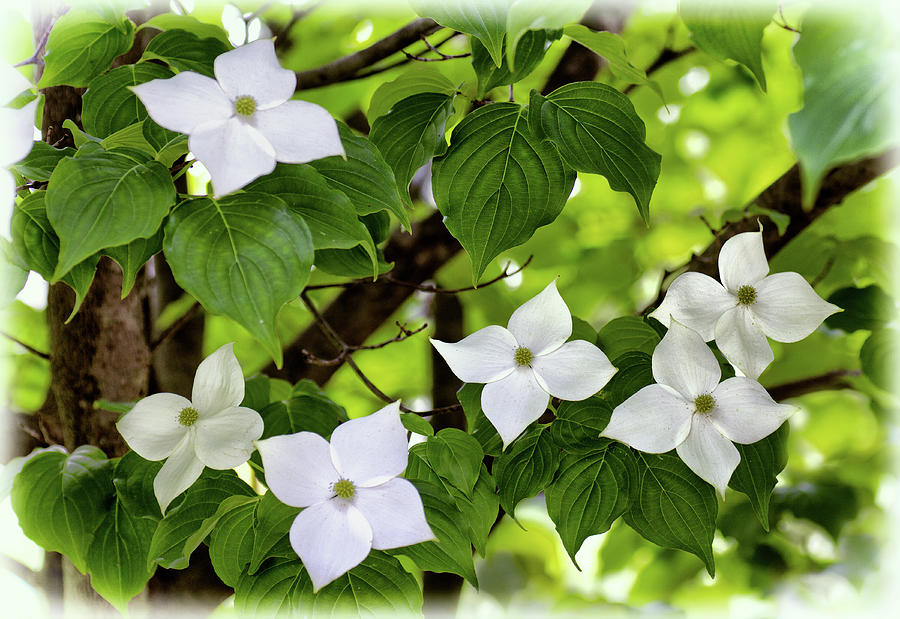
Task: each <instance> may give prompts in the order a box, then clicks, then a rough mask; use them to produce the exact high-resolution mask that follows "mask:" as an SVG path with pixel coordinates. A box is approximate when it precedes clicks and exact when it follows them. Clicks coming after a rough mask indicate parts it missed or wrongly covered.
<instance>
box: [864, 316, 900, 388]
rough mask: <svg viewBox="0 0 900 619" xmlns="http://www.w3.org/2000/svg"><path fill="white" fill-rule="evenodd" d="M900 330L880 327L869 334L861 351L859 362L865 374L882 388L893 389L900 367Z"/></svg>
mask: <svg viewBox="0 0 900 619" xmlns="http://www.w3.org/2000/svg"><path fill="white" fill-rule="evenodd" d="M897 342H900V331H898V330H897V329H893V328H892V329H879V330H877V331H875V332H874V333H872V335H870V336H869V339H867V340H866V341H865V343H864V344H863V346H862V349H860V351H859V362H860V366H861V367H862V371H863V374H865V375H866V376H868V377H869V380H871V381H872V382H873V383H875V384H876V385H878V386H879V387H881V388H882V389H892V388H893V387H894V385H895V384H896V383H895V382H894V377H895V376H896V372H897V368H900V359H898V354H897Z"/></svg>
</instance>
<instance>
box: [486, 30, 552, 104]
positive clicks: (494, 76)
mask: <svg viewBox="0 0 900 619" xmlns="http://www.w3.org/2000/svg"><path fill="white" fill-rule="evenodd" d="M558 38H559V31H554V32H548V31H547V30H529V31H528V32H526V33H525V34H524V35H523V36H522V38H521V39H520V40H519V46H518V47H517V48H516V61H515V67H516V70H515V71H512V70H510V68H509V64H508V62H507V60H506V58H505V57H504V58H503V62H502V63H501V64H500V66H497V65H495V64H494V59H493V58H491V55H490V53H489V52H488V50H487V49H486V48H485V47H484V45H482V44H481V42H480V41H479V40H478V39H472V68H473V69H475V75H477V76H478V98H479V99H482V98H484V95H485V94H486V93H487V92H488V91H489V90H491V89H492V88H496V87H497V86H505V85H506V84H514V83H516V82H518V81H519V80H521V79H523V78H525V77H527V76H528V75H530V74H531V72H532V71H534V70H535V68H536V67H537V66H538V65H539V64H540V62H541V60H543V59H544V54H545V53H546V51H547V43H548V42H551V41H555V40H556V39H558ZM503 48H504V50H505V49H506V45H505V44H504V46H503Z"/></svg>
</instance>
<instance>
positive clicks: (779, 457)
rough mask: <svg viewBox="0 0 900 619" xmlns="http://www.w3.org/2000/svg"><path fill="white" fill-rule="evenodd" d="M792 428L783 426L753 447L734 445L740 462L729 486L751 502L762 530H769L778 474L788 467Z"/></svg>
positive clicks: (751, 445) (785, 424) (786, 425)
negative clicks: (789, 436)
mask: <svg viewBox="0 0 900 619" xmlns="http://www.w3.org/2000/svg"><path fill="white" fill-rule="evenodd" d="M789 431H790V428H789V426H788V424H787V423H784V424H782V426H781V427H780V428H778V429H777V430H776V431H775V432H773V433H772V434H770V435H769V436H767V437H766V438H764V439H762V440H761V441H758V442H756V443H753V444H750V445H741V444H740V443H735V444H734V446H735V447H737V450H738V452H740V454H741V461H740V463H739V464H738V466H737V468H736V469H735V470H734V473H733V474H732V475H731V481H730V482H729V483H728V485H729V486H731V487H732V488H734V489H735V490H737V491H738V492H743V493H744V494H746V495H747V497H748V498H749V499H750V504H751V505H753V511H754V512H755V513H756V517H757V518H759V522H760V523H761V524H762V526H763V528H764V529H765V530H766V531H768V530H769V497H771V496H772V489H773V488H774V487H775V484H776V483H777V480H776V479H775V476H776V475H778V474H779V473H780V472H781V471H782V470H783V469H784V466H785V464H787V438H788V432H789Z"/></svg>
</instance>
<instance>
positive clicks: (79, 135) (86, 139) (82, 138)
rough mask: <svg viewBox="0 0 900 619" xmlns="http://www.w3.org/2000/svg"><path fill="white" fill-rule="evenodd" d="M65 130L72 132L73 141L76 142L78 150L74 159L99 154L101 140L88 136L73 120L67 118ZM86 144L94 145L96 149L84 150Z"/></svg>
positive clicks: (64, 122)
mask: <svg viewBox="0 0 900 619" xmlns="http://www.w3.org/2000/svg"><path fill="white" fill-rule="evenodd" d="M63 129H68V130H69V131H71V132H72V140H73V141H74V142H75V148H77V149H78V150H77V151H76V152H75V154H74V155H73V157H79V156H81V155H87V154H90V153H96V152H98V150H99V148H97V147H99V146H100V138H98V137H94V136H93V135H88V134H86V133H85V132H84V131H82V130H81V129H79V128H78V125H76V124H75V121H73V120H72V119H71V118H67V119H65V120H64V121H63ZM86 144H94V148H82V146H84V145H86Z"/></svg>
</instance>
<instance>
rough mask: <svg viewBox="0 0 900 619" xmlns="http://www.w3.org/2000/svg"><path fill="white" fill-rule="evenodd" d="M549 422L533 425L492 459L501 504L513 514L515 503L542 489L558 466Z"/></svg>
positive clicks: (557, 457)
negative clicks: (509, 446)
mask: <svg viewBox="0 0 900 619" xmlns="http://www.w3.org/2000/svg"><path fill="white" fill-rule="evenodd" d="M549 427H550V426H548V425H535V426H532V427H531V428H530V429H529V430H527V431H526V433H525V434H524V435H523V436H521V437H519V439H518V440H517V441H516V442H515V443H513V445H512V448H511V449H509V450H507V451H505V452H503V453H502V454H501V455H500V456H498V457H497V458H496V459H495V460H494V468H493V472H494V478H495V479H496V480H497V487H498V489H499V491H500V504H501V505H503V509H504V510H505V511H506V513H507V514H509V515H510V516H512V517H513V518H515V517H516V505H518V504H519V502H520V501H522V500H523V499H528V498H531V497H533V496H535V495H536V494H537V493H538V492H540V491H541V490H543V489H544V488H545V487H546V486H547V484H549V483H550V480H551V479H553V475H554V473H556V467H557V466H559V447H557V446H556V445H555V444H554V442H553V440H552V439H551V438H550V432H549V431H548V428H549Z"/></svg>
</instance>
